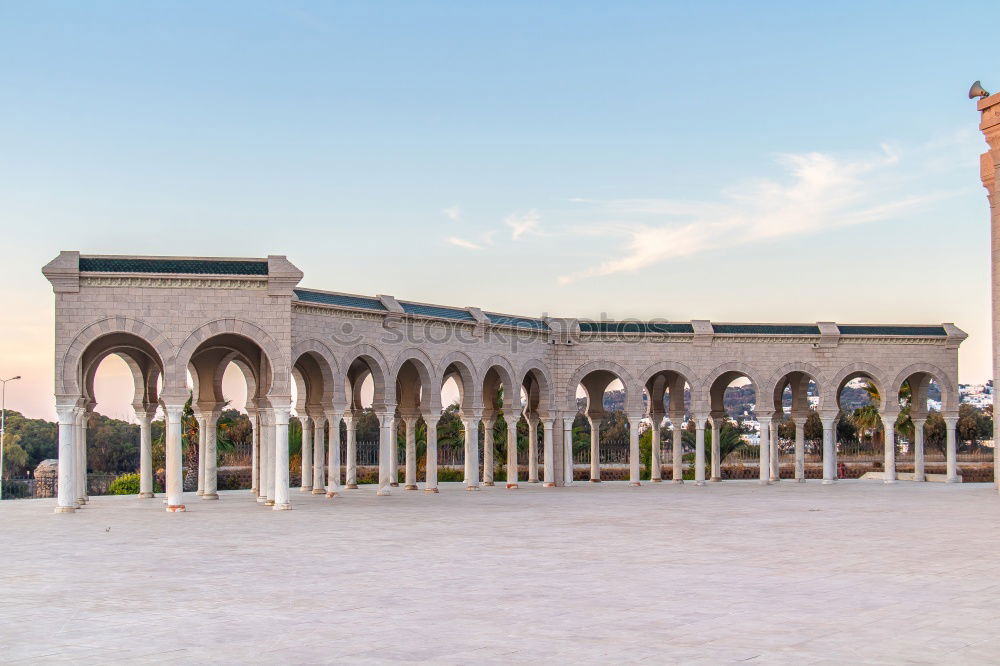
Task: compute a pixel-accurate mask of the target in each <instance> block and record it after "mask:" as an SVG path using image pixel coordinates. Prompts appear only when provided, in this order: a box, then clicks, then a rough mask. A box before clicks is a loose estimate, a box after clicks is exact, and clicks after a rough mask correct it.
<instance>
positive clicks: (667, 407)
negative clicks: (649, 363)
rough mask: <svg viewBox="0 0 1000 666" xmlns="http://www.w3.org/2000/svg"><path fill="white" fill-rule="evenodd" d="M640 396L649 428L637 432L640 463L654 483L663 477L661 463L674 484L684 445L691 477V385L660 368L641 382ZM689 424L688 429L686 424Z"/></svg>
mask: <svg viewBox="0 0 1000 666" xmlns="http://www.w3.org/2000/svg"><path fill="white" fill-rule="evenodd" d="M644 398H645V400H646V405H647V408H646V415H647V418H648V419H649V427H648V428H647V429H645V430H644V431H643V433H642V435H641V440H640V446H641V448H642V457H643V466H644V467H645V468H646V469H648V470H649V474H648V476H646V477H645V478H649V479H651V480H652V481H653V482H654V483H659V482H661V481H662V480H663V473H664V464H665V463H667V461H669V463H668V465H667V474H668V475H669V477H670V478H671V479H672V480H673V482H674V483H683V481H684V478H685V477H684V474H685V470H684V467H685V461H684V458H685V453H684V450H685V446H686V447H687V450H688V451H690V452H691V454H690V456H689V457H690V460H689V461H688V474H689V477H688V478H690V479H694V448H695V441H694V434H693V429H694V423H693V422H689V421H688V414H689V408H690V405H691V385H690V383H689V382H688V380H687V377H685V376H684V375H683V374H681V373H680V372H676V371H673V370H661V371H658V372H656V373H654V374H653V375H651V376H650V377H649V378H648V379H647V380H646V382H645V386H644ZM687 425H690V426H691V428H692V432H688V431H687V429H686V426H687Z"/></svg>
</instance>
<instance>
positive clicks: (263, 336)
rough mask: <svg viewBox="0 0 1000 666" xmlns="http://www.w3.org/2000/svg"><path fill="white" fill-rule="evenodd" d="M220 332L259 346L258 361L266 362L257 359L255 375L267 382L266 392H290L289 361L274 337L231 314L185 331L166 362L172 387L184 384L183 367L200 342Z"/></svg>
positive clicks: (283, 393)
mask: <svg viewBox="0 0 1000 666" xmlns="http://www.w3.org/2000/svg"><path fill="white" fill-rule="evenodd" d="M220 335H232V336H236V337H239V338H243V339H245V340H248V341H250V342H252V343H253V344H255V345H256V346H257V347H259V348H260V349H261V351H262V352H263V354H264V356H265V357H266V358H265V359H262V361H263V360H266V361H267V363H266V364H265V363H263V362H262V363H261V366H262V369H261V377H259V378H258V379H259V381H260V383H261V385H263V386H269V390H268V395H269V396H275V397H285V396H290V395H291V384H290V382H291V361H290V360H289V358H288V355H287V354H284V353H282V351H281V347H280V346H279V345H278V343H277V342H276V341H275V340H274V338H272V337H271V335H270V334H269V333H268V332H267V331H265V330H264V329H262V328H261V327H260V326H258V325H256V324H254V323H252V322H249V321H245V320H243V319H234V318H227V319H216V320H213V321H210V322H206V323H204V324H202V325H201V326H199V327H198V328H196V329H194V330H193V331H192V332H191V333H190V335H188V337H187V339H185V340H184V343H183V344H181V346H180V348H179V349H178V350H177V354H176V355H175V357H174V359H173V360H172V362H171V363H170V367H169V368H168V371H167V376H168V377H169V379H170V381H169V385H170V387H171V388H173V389H175V390H176V389H179V388H182V387H184V386H185V383H186V382H185V378H184V371H185V370H186V369H187V367H188V364H189V363H190V362H191V358H192V357H193V356H194V354H195V352H196V351H197V350H198V348H199V347H200V346H201V344H202V343H203V342H207V341H209V340H211V339H212V338H213V337H216V336H220ZM265 366H266V367H267V369H268V370H269V373H268V376H267V377H265V371H264V367H265ZM268 378H269V379H270V381H269V382H268V381H266V380H267V379H268Z"/></svg>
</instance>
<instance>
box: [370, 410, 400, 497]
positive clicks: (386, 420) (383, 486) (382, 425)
mask: <svg viewBox="0 0 1000 666" xmlns="http://www.w3.org/2000/svg"><path fill="white" fill-rule="evenodd" d="M395 423H396V415H395V412H394V411H386V412H383V413H381V414H379V433H378V490H377V491H376V493H375V494H376V495H380V496H382V497H386V496H388V495H391V494H392V473H393V470H395V468H396V466H395V465H394V464H393V463H392V453H393V451H394V447H393V445H392V441H393V439H394V438H395V437H396V433H395V432H393V431H394V430H395V428H394V427H393V426H394V425H395Z"/></svg>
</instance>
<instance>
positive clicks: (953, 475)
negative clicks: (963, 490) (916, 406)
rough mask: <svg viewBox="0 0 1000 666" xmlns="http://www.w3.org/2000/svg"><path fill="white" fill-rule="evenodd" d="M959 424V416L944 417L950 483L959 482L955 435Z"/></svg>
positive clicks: (947, 469)
mask: <svg viewBox="0 0 1000 666" xmlns="http://www.w3.org/2000/svg"><path fill="white" fill-rule="evenodd" d="M956 426H958V417H957V416H946V417H944V428H945V430H944V432H945V460H946V461H947V462H946V472H947V476H946V477H945V481H946V482H948V483H958V449H957V442H956V437H955V428H956Z"/></svg>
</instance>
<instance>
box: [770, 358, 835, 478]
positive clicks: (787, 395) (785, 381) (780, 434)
mask: <svg viewBox="0 0 1000 666" xmlns="http://www.w3.org/2000/svg"><path fill="white" fill-rule="evenodd" d="M773 398H774V407H775V410H774V422H775V427H774V435H775V436H774V439H773V442H772V447H771V475H772V478H773V479H774V480H779V479H781V478H782V477H784V478H789V477H791V478H794V479H795V480H796V481H805V480H806V478H822V477H823V423H822V421H821V420H820V418H819V414H818V412H817V411H816V410H817V407H818V406H819V400H820V391H819V385H818V384H817V383H816V379H815V378H814V377H813V376H812V375H811V374H809V373H806V372H803V371H799V370H796V371H793V372H789V373H788V374H786V375H784V376H783V377H781V378H780V379H779V380H778V381H777V382H776V383H775V386H774V396H773Z"/></svg>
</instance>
